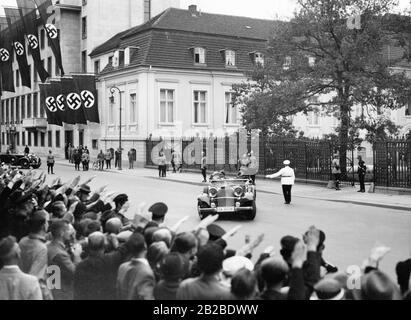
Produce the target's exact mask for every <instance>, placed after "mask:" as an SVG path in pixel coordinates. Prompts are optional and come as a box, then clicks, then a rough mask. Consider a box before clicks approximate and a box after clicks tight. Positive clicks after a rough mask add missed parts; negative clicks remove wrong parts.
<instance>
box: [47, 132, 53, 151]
mask: <svg viewBox="0 0 411 320" xmlns="http://www.w3.org/2000/svg"><path fill="white" fill-rule="evenodd" d="M47 144H48V146H49V148H52V147H53V132H51V131H47Z"/></svg>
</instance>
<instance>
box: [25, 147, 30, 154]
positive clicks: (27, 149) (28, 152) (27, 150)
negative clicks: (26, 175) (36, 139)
mask: <svg viewBox="0 0 411 320" xmlns="http://www.w3.org/2000/svg"><path fill="white" fill-rule="evenodd" d="M29 154H30V148H29V147H28V146H27V145H26V147H25V148H24V155H25V156H27V155H29Z"/></svg>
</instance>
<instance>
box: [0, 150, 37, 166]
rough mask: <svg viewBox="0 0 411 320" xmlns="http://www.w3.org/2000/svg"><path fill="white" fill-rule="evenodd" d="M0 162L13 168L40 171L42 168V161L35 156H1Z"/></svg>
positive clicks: (4, 154)
mask: <svg viewBox="0 0 411 320" xmlns="http://www.w3.org/2000/svg"><path fill="white" fill-rule="evenodd" d="M0 162H1V163H5V164H9V165H12V166H16V167H20V168H22V169H29V168H30V167H31V168H33V169H38V168H40V166H41V159H40V158H39V157H38V156H36V155H34V154H28V155H19V154H6V153H2V154H0Z"/></svg>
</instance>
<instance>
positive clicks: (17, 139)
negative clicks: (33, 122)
mask: <svg viewBox="0 0 411 320" xmlns="http://www.w3.org/2000/svg"><path fill="white" fill-rule="evenodd" d="M19 145H20V132H16V146H19Z"/></svg>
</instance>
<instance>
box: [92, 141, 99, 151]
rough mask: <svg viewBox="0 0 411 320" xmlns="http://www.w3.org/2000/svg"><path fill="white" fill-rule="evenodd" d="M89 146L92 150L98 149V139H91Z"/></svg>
mask: <svg viewBox="0 0 411 320" xmlns="http://www.w3.org/2000/svg"><path fill="white" fill-rule="evenodd" d="M91 148H92V149H93V150H98V140H97V139H93V140H91Z"/></svg>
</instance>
